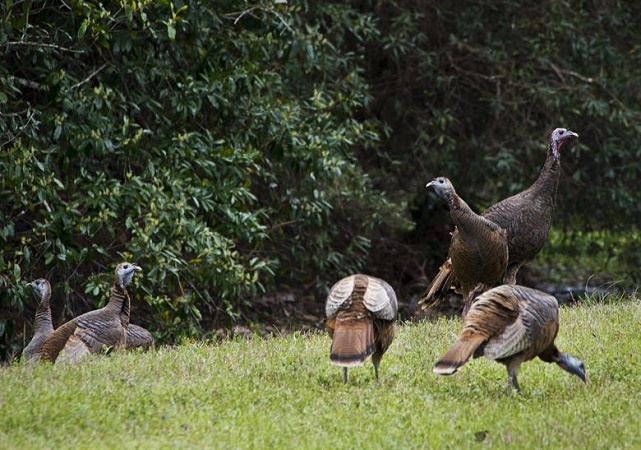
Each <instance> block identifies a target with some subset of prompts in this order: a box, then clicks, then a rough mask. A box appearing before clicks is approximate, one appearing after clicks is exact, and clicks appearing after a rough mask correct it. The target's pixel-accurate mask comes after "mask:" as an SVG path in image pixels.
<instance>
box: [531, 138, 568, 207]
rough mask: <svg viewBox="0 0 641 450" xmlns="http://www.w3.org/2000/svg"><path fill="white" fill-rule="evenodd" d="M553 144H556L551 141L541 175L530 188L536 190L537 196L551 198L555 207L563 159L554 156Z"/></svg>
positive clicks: (551, 204)
mask: <svg viewBox="0 0 641 450" xmlns="http://www.w3.org/2000/svg"><path fill="white" fill-rule="evenodd" d="M553 145H555V144H554V143H550V149H549V151H548V156H547V159H546V160H545V164H543V167H542V168H541V172H540V173H539V177H538V178H537V179H536V181H535V182H534V184H533V185H532V186H531V187H530V189H529V190H530V191H534V192H535V193H536V194H537V196H541V197H548V198H550V199H551V203H550V206H551V207H553V206H554V204H555V202H556V191H557V188H558V187H559V178H560V177H561V160H560V159H559V158H555V157H554V153H556V149H555V148H553V147H552V146H553Z"/></svg>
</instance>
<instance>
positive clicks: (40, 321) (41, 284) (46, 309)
mask: <svg viewBox="0 0 641 450" xmlns="http://www.w3.org/2000/svg"><path fill="white" fill-rule="evenodd" d="M27 286H29V287H31V288H33V290H34V292H35V293H36V295H37V296H38V307H37V308H36V315H35V319H34V321H33V337H32V338H31V341H30V342H29V344H27V346H26V347H25V348H24V350H23V351H22V356H23V358H24V360H25V362H28V363H34V362H37V361H39V360H40V356H41V352H42V346H43V345H44V343H45V341H46V340H47V338H48V337H49V336H50V335H51V333H53V322H52V320H51V307H50V306H49V301H50V300H51V285H50V284H49V281H48V280H45V279H44V278H39V279H37V280H35V281H32V282H31V283H27Z"/></svg>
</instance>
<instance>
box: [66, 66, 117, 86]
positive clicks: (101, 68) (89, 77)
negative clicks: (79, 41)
mask: <svg viewBox="0 0 641 450" xmlns="http://www.w3.org/2000/svg"><path fill="white" fill-rule="evenodd" d="M105 67H107V63H104V64H103V65H102V66H100V67H98V69H96V70H95V71H94V72H93V73H91V74H90V75H89V76H88V77H87V78H85V79H84V80H82V81H80V82H78V83H76V84H74V85H73V86H71V87H70V88H69V89H67V91H66V92H69V91H72V90H74V89H77V88H79V87H80V86H82V85H83V84H86V83H88V82H89V81H90V80H91V79H92V78H93V77H95V76H96V75H98V74H99V73H100V72H101V71H102V70H103V69H104V68H105Z"/></svg>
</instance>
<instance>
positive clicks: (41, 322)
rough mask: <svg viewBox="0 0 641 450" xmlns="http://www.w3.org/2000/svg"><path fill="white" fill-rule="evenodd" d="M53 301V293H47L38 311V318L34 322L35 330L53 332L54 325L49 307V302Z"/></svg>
mask: <svg viewBox="0 0 641 450" xmlns="http://www.w3.org/2000/svg"><path fill="white" fill-rule="evenodd" d="M50 299H51V292H47V293H46V294H45V295H44V297H43V298H42V301H41V302H40V304H39V305H38V308H37V309H36V317H35V319H34V321H33V324H34V327H33V328H34V330H38V331H47V332H52V331H53V324H52V323H51V307H50V306H49V300H50Z"/></svg>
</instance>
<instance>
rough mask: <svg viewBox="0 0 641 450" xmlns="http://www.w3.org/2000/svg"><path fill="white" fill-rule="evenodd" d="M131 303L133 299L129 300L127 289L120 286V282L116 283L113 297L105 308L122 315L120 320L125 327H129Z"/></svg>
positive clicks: (112, 293)
mask: <svg viewBox="0 0 641 450" xmlns="http://www.w3.org/2000/svg"><path fill="white" fill-rule="evenodd" d="M130 303H131V301H130V300H129V294H128V293H127V289H125V288H124V287H120V286H119V285H118V283H114V285H113V289H112V290H111V298H110V299H109V303H107V306H105V308H106V309H109V310H112V311H115V312H116V313H117V314H118V315H119V316H120V321H121V322H122V326H123V327H127V326H128V325H129V309H130V307H131V305H130Z"/></svg>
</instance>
